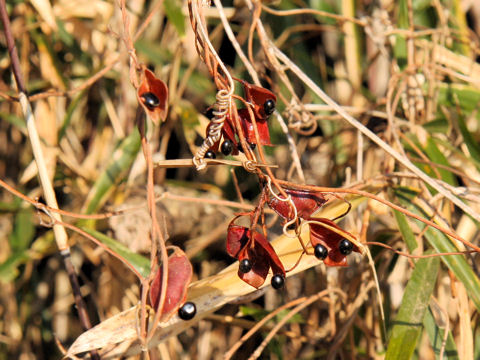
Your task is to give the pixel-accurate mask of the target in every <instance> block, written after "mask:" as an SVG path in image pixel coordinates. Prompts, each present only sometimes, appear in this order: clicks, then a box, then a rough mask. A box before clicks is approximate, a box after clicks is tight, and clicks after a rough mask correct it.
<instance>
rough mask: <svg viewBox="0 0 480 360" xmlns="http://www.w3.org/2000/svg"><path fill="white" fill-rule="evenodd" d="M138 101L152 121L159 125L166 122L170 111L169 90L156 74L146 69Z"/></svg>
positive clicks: (138, 91)
mask: <svg viewBox="0 0 480 360" xmlns="http://www.w3.org/2000/svg"><path fill="white" fill-rule="evenodd" d="M137 99H138V102H139V103H140V105H141V106H142V107H143V109H144V110H145V112H146V113H147V114H148V116H149V117H150V118H151V119H152V121H153V122H154V123H155V124H156V125H158V124H159V123H160V122H161V121H165V119H166V117H167V110H168V88H167V85H165V83H164V82H163V81H162V80H160V79H158V78H157V77H155V74H154V73H153V72H151V71H150V70H148V69H147V68H145V69H144V72H143V76H142V82H141V84H140V86H139V88H138V90H137Z"/></svg>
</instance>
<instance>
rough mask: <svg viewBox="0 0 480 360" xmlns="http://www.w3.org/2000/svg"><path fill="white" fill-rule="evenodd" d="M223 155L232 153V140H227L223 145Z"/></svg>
mask: <svg viewBox="0 0 480 360" xmlns="http://www.w3.org/2000/svg"><path fill="white" fill-rule="evenodd" d="M221 150H222V154H223V155H225V156H226V155H230V154H231V153H232V151H233V143H232V142H231V141H230V140H225V141H224V142H223V144H222V146H221Z"/></svg>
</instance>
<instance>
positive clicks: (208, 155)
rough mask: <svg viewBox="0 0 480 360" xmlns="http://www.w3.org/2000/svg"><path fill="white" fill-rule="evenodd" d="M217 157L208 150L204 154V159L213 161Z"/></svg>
mask: <svg viewBox="0 0 480 360" xmlns="http://www.w3.org/2000/svg"><path fill="white" fill-rule="evenodd" d="M216 157H217V155H215V153H214V152H213V151H211V150H208V151H207V152H206V153H205V158H206V159H215V158H216Z"/></svg>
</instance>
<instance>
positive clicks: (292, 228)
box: [287, 222, 297, 230]
mask: <svg viewBox="0 0 480 360" xmlns="http://www.w3.org/2000/svg"><path fill="white" fill-rule="evenodd" d="M287 229H288V230H296V229H297V223H296V222H293V223H291V224H288V225H287Z"/></svg>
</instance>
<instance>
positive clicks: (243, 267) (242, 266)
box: [238, 259, 252, 273]
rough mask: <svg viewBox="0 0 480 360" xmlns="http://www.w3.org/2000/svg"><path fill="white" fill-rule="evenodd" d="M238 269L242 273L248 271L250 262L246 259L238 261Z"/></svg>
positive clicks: (250, 267)
mask: <svg viewBox="0 0 480 360" xmlns="http://www.w3.org/2000/svg"><path fill="white" fill-rule="evenodd" d="M238 270H240V272H242V273H248V272H249V271H250V270H252V262H251V261H250V260H248V259H243V260H242V261H240V265H239V266H238Z"/></svg>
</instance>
